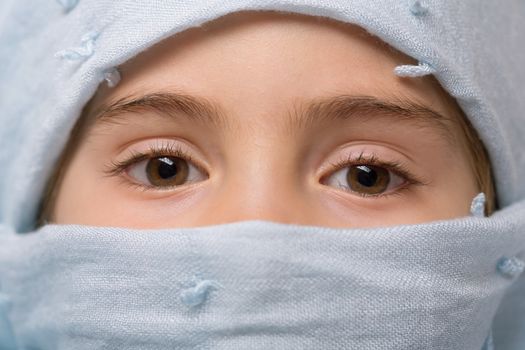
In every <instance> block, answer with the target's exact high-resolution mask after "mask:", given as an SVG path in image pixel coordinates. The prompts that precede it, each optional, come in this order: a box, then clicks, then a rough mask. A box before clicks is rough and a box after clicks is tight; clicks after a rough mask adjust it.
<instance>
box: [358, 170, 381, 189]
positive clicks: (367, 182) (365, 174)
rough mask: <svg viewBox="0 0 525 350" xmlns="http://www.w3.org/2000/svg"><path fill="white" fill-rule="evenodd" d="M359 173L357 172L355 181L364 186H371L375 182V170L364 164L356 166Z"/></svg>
mask: <svg viewBox="0 0 525 350" xmlns="http://www.w3.org/2000/svg"><path fill="white" fill-rule="evenodd" d="M357 169H359V170H360V171H359V173H358V174H357V181H359V183H360V184H361V185H363V186H365V187H372V186H374V185H375V184H376V182H377V172H376V171H374V170H372V169H370V168H369V167H367V166H366V165H360V166H358V167H357Z"/></svg>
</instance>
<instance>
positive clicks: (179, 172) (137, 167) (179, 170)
mask: <svg viewBox="0 0 525 350" xmlns="http://www.w3.org/2000/svg"><path fill="white" fill-rule="evenodd" d="M127 173H128V175H129V176H131V177H132V178H133V179H135V180H136V181H137V182H139V183H140V184H142V185H145V186H146V187H157V188H170V187H176V186H181V185H184V184H185V183H188V182H197V181H201V180H204V179H206V178H207V176H206V174H203V173H202V171H201V170H199V169H198V168H197V167H196V166H195V165H193V164H191V163H190V162H189V161H187V160H186V159H184V158H181V157H173V156H160V157H155V158H148V159H145V160H142V161H139V162H137V163H135V164H132V165H131V166H130V167H129V168H128V170H127Z"/></svg>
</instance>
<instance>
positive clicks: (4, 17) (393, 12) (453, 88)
mask: <svg viewBox="0 0 525 350" xmlns="http://www.w3.org/2000/svg"><path fill="white" fill-rule="evenodd" d="M243 10H274V11H287V12H295V13H302V14H305V15H315V16H326V17H330V18H333V19H336V20H340V21H343V22H348V23H354V24H356V25H359V26H361V27H363V28H365V29H366V30H368V31H369V32H371V33H372V34H374V35H377V36H378V37H379V38H381V39H382V40H383V41H385V42H387V43H389V44H390V45H392V46H393V47H395V48H396V49H398V50H400V51H402V52H404V53H406V54H408V55H409V56H411V57H413V58H415V59H416V60H417V61H418V62H420V64H418V65H414V66H411V67H407V66H401V67H398V69H396V71H395V72H392V74H398V75H400V76H405V77H407V78H409V79H417V77H418V76H421V75H424V74H428V73H432V74H433V75H434V76H436V78H437V79H438V80H439V82H440V83H441V84H442V86H443V87H444V88H445V89H446V90H447V91H448V93H449V94H450V95H451V96H453V97H455V98H456V100H457V101H458V103H459V104H460V106H461V108H462V109H463V110H464V111H465V113H466V114H467V116H468V118H469V120H470V121H471V122H472V124H473V125H474V127H475V128H476V129H477V130H478V132H479V133H480V136H481V138H482V140H483V142H484V144H485V145H486V147H487V149H488V151H489V154H490V157H491V161H492V164H493V169H494V172H495V177H496V189H497V193H498V199H499V203H500V205H501V206H502V208H503V209H502V210H500V212H498V213H497V214H495V215H494V216H492V217H490V218H478V217H473V218H466V219H460V220H451V221H446V222H439V223H429V224H424V225H411V226H398V227H393V228H385V229H371V230H351V229H348V230H333V229H326V228H313V227H299V226H293V225H277V224H273V223H269V222H242V223H237V224H232V225H220V226H215V227H205V228H198V229H188V230H182V229H178V230H175V229H174V230H124V229H116V228H93V227H87V226H55V225H48V226H45V227H44V228H42V229H41V230H38V231H34V223H35V219H36V215H37V210H38V204H39V201H40V199H41V197H42V192H43V189H44V185H45V182H46V180H47V178H48V177H49V175H50V174H51V171H52V169H53V168H54V166H55V165H56V164H55V162H56V161H57V159H58V157H59V155H60V152H61V151H62V150H63V148H64V146H65V144H66V142H67V139H68V135H69V132H70V130H71V128H72V127H73V125H74V123H75V121H76V119H77V118H78V117H79V115H80V113H81V110H82V108H83V106H84V105H85V103H86V102H87V101H88V100H89V99H90V98H91V96H92V95H93V94H94V92H95V91H96V89H97V87H98V85H99V83H100V82H101V81H103V80H104V79H108V80H109V82H110V83H111V84H117V83H118V81H119V79H120V77H119V76H118V75H117V73H116V72H115V67H117V66H118V65H119V64H121V63H123V62H125V61H127V60H128V59H130V58H131V57H133V56H135V55H137V54H138V53H140V52H142V51H144V50H146V49H147V48H149V47H150V46H152V45H153V44H155V43H157V42H159V41H161V40H162V39H164V38H167V37H169V36H171V35H173V34H175V33H178V32H180V31H183V30H185V29H187V28H190V27H194V26H198V25H201V24H202V23H204V22H207V21H209V20H212V19H215V18H217V17H220V16H223V15H225V14H228V13H231V12H235V11H243ZM524 39H525V4H524V2H523V1H521V0H509V1H507V2H505V4H504V5H503V4H501V3H499V2H495V1H490V0H465V1H454V2H448V1H437V0H428V1H412V0H401V1H400V0H384V1H380V2H379V1H369V0H229V1H216V0H207V1H202V0H186V1H170V0H144V1H135V0H119V1H111V0H89V1H88V0H67V1H66V0H60V1H54V0H47V1H39V2H38V3H33V2H23V1H17V0H3V1H2V2H1V3H0V89H1V91H2V93H1V94H0V107H1V108H0V109H1V111H2V112H1V114H0V121H1V123H2V124H1V125H2V127H1V128H0V146H1V147H0V169H2V176H1V177H0V225H2V230H1V231H0V349H82V348H86V349H118V348H126V349H139V348H140V349H153V348H154V349H157V348H158V349H163V348H174V347H176V348H182V349H184V348H188V349H189V348H197V349H199V348H201V349H208V348H209V349H238V348H250V349H251V348H253V349H257V348H260V349H263V348H264V349H268V348H276V349H277V348H301V349H303V348H304V349H308V348H311V349H314V348H323V349H341V348H358V349H400V348H402V349H420V348H425V349H476V350H477V349H480V348H482V347H484V348H485V349H489V348H490V347H491V345H489V344H492V343H494V347H495V348H496V349H498V350H500V349H504V350H514V349H522V348H523V347H525V301H524V297H523V296H524V295H525V278H524V277H520V278H518V276H517V275H515V276H508V274H506V273H502V272H501V271H499V272H498V270H497V266H500V265H498V264H500V263H501V261H502V260H501V259H502V258H503V259H509V260H503V265H505V264H507V265H505V266H511V267H510V268H509V269H510V270H512V264H513V261H517V260H513V259H514V258H515V259H522V258H523V257H522V254H523V251H524V250H525V247H524V244H525V243H524V242H525V224H524V222H523V221H524V218H525V211H524V209H523V208H524V206H525V185H524V184H523V180H522V179H524V178H525V152H523V150H524V142H523V136H524V135H525V122H524V118H525V117H524V114H523V113H524V112H523V111H525V90H524V89H523V87H522V85H523V82H524V81H525V66H524V65H523V62H525V47H524V46H523V42H525V40H524ZM246 252H250V254H247V253H246ZM509 264H510V265H509ZM514 265H516V264H514ZM510 270H509V271H510ZM516 271H518V272H519V270H516ZM194 275H195V276H197V277H196V279H195V281H194V282H195V286H193V287H192V286H191V283H190V282H189V281H190V280H191V278H193V277H192V276H194ZM199 278H201V279H202V280H199ZM214 281H215V282H214ZM186 284H187V285H186ZM191 288H194V289H193V290H191ZM184 290H186V292H184V293H183V291H184ZM181 293H182V296H181ZM181 298H182V299H181ZM181 302H182V304H181ZM192 305H193V306H192ZM491 323H492V327H491ZM175 325H176V326H175ZM491 328H492V331H493V341H489V340H487V341H485V339H491V338H490V337H489V334H490V329H491ZM484 342H485V343H484Z"/></svg>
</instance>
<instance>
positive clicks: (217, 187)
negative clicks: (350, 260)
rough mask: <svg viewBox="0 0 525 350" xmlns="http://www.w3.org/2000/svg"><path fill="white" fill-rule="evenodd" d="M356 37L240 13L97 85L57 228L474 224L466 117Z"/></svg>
mask: <svg viewBox="0 0 525 350" xmlns="http://www.w3.org/2000/svg"><path fill="white" fill-rule="evenodd" d="M401 64H417V63H416V62H415V61H414V60H413V59H411V58H409V57H407V56H405V55H403V54H400V53H399V52H397V51H395V50H393V49H391V48H389V47H388V46H386V45H385V44H383V43H382V42H380V41H378V40H377V39H375V38H373V37H371V36H370V35H368V34H366V33H365V32H364V31H363V30H361V29H359V28H357V27H354V26H351V25H346V24H342V23H336V22H333V21H330V20H325V19H319V18H312V17H306V16H300V15H292V14H278V13H270V12H266V13H253V12H252V13H248V12H247V13H236V14H231V15H228V16H226V17H223V18H221V19H219V20H216V21H214V22H211V23H208V24H206V25H204V26H202V27H199V28H195V29H191V30H188V31H186V32H183V33H180V34H178V35H176V36H173V37H171V38H169V39H167V40H164V41H162V42H161V43H159V44H158V45H156V46H154V47H152V48H150V49H148V50H147V51H145V52H143V53H142V54H140V55H139V56H137V57H135V58H134V59H132V60H130V61H128V62H127V63H126V64H124V65H122V66H121V67H120V72H121V75H122V81H121V82H120V84H119V85H118V86H117V87H115V88H112V89H110V88H108V87H106V86H101V88H100V89H99V91H98V93H97V95H96V96H95V97H94V99H93V101H92V103H91V105H90V109H89V110H88V112H89V113H88V114H87V116H86V118H88V119H86V121H87V123H86V125H85V127H84V130H83V132H82V137H81V139H79V141H80V142H79V144H78V146H77V147H76V148H75V149H74V150H73V153H72V158H71V161H70V162H68V164H67V167H66V168H65V169H64V177H63V179H62V181H61V182H60V183H59V187H58V192H57V197H56V203H55V205H54V207H53V211H52V221H53V222H55V223H58V224H69V223H71V224H86V225H95V226H121V227H130V228H168V227H188V226H202V225H210V224H221V223H228V222H232V221H240V220H271V221H277V222H282V223H296V224H304V225H315V226H330V227H369V226H389V225H396V224H408V223H421V222H426V221H431V220H437V219H448V218H453V217H459V216H465V215H468V214H469V207H470V202H471V199H472V198H473V197H474V196H475V195H476V193H477V192H478V190H477V188H476V182H475V176H474V172H473V170H472V169H471V167H470V166H469V159H468V153H467V151H466V147H465V146H464V143H465V141H464V140H463V136H462V134H461V132H460V128H459V127H458V124H457V120H458V118H459V117H460V116H459V113H458V109H457V107H456V105H455V104H454V102H453V101H452V99H451V98H450V97H449V96H448V95H447V94H446V93H445V92H444V91H443V90H442V89H441V88H440V87H439V85H438V84H437V83H436V81H435V80H434V79H433V78H432V77H424V78H399V77H397V76H396V75H394V73H393V70H394V68H395V67H396V66H397V65H401Z"/></svg>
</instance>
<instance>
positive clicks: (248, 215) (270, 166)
mask: <svg viewBox="0 0 525 350" xmlns="http://www.w3.org/2000/svg"><path fill="white" fill-rule="evenodd" d="M239 152H241V153H242V155H238V156H237V157H235V160H231V161H230V162H229V164H228V166H227V170H226V172H227V173H226V174H225V176H224V179H223V187H222V190H221V192H222V193H221V194H220V195H219V198H222V200H221V205H220V206H221V207H222V208H223V209H222V210H221V216H222V218H221V219H222V221H228V222H229V221H241V220H269V221H277V222H283V223H292V222H297V223H298V222H301V221H304V219H303V218H302V216H303V215H305V210H304V202H305V201H304V192H303V191H302V186H301V184H300V175H301V174H298V173H297V169H296V166H295V163H294V159H293V152H290V150H288V149H283V148H282V147H279V146H278V145H277V143H276V142H266V143H265V144H264V145H262V144H258V143H257V142H253V143H252V144H251V146H247V147H244V149H243V150H240V151H239Z"/></svg>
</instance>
